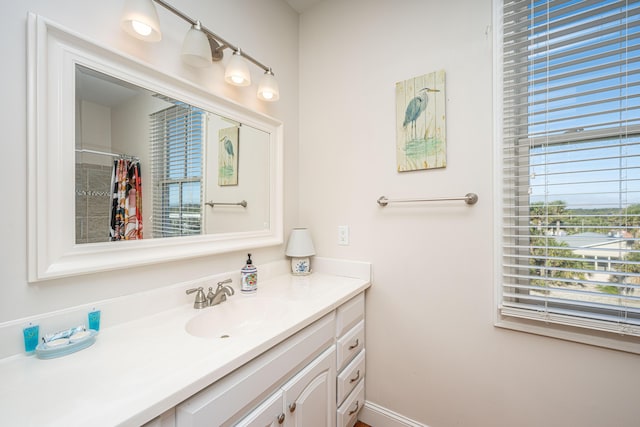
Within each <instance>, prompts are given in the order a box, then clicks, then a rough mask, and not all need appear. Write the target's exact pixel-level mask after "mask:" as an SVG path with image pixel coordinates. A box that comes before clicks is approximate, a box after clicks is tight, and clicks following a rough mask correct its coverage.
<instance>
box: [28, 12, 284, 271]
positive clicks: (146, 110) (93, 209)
mask: <svg viewBox="0 0 640 427" xmlns="http://www.w3.org/2000/svg"><path fill="white" fill-rule="evenodd" d="M28 35H29V44H28V48H29V50H28V73H29V76H28V77H29V80H28V105H29V123H28V140H29V141H28V147H29V148H28V190H29V194H28V202H29V206H28V213H29V218H28V232H29V238H28V242H29V281H30V282H35V281H40V280H47V279H53V278H59V277H65V276H72V275H78V274H87V273H93V272H98V271H105V270H112V269H119V268H126V267H132V266H138V265H144V264H152V263H158V262H164V261H169V260H176V259H182V258H189V257H196V256H203V255H208V254H215V253H222V252H229V251H236V250H243V249H250V248H257V247H263V246H271V245H277V244H281V243H282V241H283V211H282V205H283V201H282V197H283V176H282V170H283V167H282V160H283V153H282V150H283V141H282V133H283V129H282V127H283V125H282V123H281V122H280V121H278V120H276V119H273V118H271V117H268V116H266V115H264V114H261V113H258V112H255V111H252V110H249V109H247V108H245V107H243V106H240V105H238V104H236V103H234V102H232V101H229V100H225V99H222V98H219V97H216V96H214V95H212V94H211V93H209V92H207V91H206V90H205V89H203V88H201V87H198V86H196V85H194V84H192V83H190V82H188V81H185V80H183V79H180V78H177V77H173V76H168V75H166V74H164V73H161V72H159V71H157V70H156V69H153V68H151V67H149V66H148V65H146V64H144V63H143V62H141V61H139V60H137V59H136V58H133V57H130V56H128V55H126V54H123V53H120V52H116V51H114V50H112V49H110V48H108V47H106V46H102V45H100V44H98V43H96V42H93V41H91V40H87V39H86V38H84V37H82V36H80V35H78V34H75V33H73V32H71V31H69V30H67V29H65V28H63V27H61V26H59V25H57V24H55V23H53V22H51V21H49V20H47V19H46V18H43V17H41V16H38V15H35V14H29V16H28ZM142 106H143V107H142ZM176 111H177V113H176ZM185 111H186V112H189V114H190V115H189V117H190V118H191V119H190V120H193V117H196V119H195V120H196V121H197V123H196V125H195V126H193V128H194V129H196V130H197V134H196V136H195V137H194V138H193V140H194V141H197V144H195V145H193V146H191V145H189V146H188V147H187V148H188V150H191V151H190V154H189V156H188V159H185V158H182V159H178V160H179V161H182V162H183V163H184V164H187V163H188V164H190V165H193V164H197V165H199V166H197V167H195V168H193V170H195V171H196V172H197V173H195V174H194V173H191V174H187V175H185V176H182V177H176V176H175V173H174V171H173V170H170V168H169V167H167V166H166V165H167V164H169V163H171V164H174V163H175V161H176V160H175V158H172V159H169V160H167V158H166V155H165V154H163V156H164V157H163V159H162V161H160V160H158V159H159V157H160V156H159V155H158V152H159V151H158V148H157V147H158V144H165V146H168V145H170V143H171V141H170V138H169V137H158V136H157V134H158V132H157V129H158V128H159V127H162V126H164V127H165V128H167V127H168V126H169V125H168V124H167V123H169V119H167V117H170V119H171V120H173V119H174V118H175V115H176V114H178V115H180V114H183V112H185ZM181 117H182V116H181ZM172 123H173V122H172ZM154 129H155V130H154ZM189 129H191V128H189ZM181 138H182V136H181ZM229 138H231V139H229ZM183 139H184V138H183ZM167 144H168V145H167ZM154 147H155V148H154ZM194 147H195V148H194ZM154 150H155V151H154ZM181 150H182V151H183V152H184V150H185V147H184V146H182V147H181ZM169 151H170V148H166V147H165V150H164V152H165V153H166V152H169ZM194 153H195V154H194ZM194 159H195V160H194ZM123 161H125V162H124V164H126V165H127V168H130V167H132V166H131V165H132V164H137V165H138V169H136V171H137V172H136V173H135V174H133V176H135V177H136V179H137V183H138V184H139V185H141V186H139V187H135V186H133V188H134V189H135V188H137V190H138V191H137V194H138V196H139V197H138V199H137V201H136V199H135V194H136V191H131V192H130V193H127V195H126V199H127V201H129V199H130V198H131V204H130V205H128V206H129V207H128V216H131V218H133V219H132V220H131V221H130V222H127V225H126V230H125V226H123V227H121V228H119V225H122V224H124V223H122V224H121V223H118V222H117V221H116V222H114V219H113V218H114V216H113V215H112V214H113V213H114V212H115V209H117V206H114V203H115V204H116V205H117V199H118V195H117V194H116V195H115V200H116V202H114V194H113V193H114V188H115V189H116V191H115V192H116V193H117V188H118V182H117V179H118V173H117V167H118V162H121V163H120V165H122V164H123ZM136 162H137V163H136ZM114 165H115V166H114ZM131 170H133V169H131ZM114 171H115V173H114ZM163 173H164V175H163ZM136 179H133V180H132V181H127V182H136ZM114 182H115V184H116V185H115V187H114ZM131 194H133V195H131ZM120 196H121V195H120ZM176 200H178V202H177V205H176ZM136 217H137V221H139V223H136V222H135V221H136ZM134 223H135V224H136V225H135V226H132V225H131V224H134ZM136 227H137V228H136ZM136 233H137V234H136Z"/></svg>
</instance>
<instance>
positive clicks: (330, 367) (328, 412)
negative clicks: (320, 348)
mask: <svg viewBox="0 0 640 427" xmlns="http://www.w3.org/2000/svg"><path fill="white" fill-rule="evenodd" d="M335 360H336V359H335V348H334V346H331V347H330V348H329V349H328V350H327V351H325V352H324V353H322V354H321V355H320V356H318V357H317V358H316V359H315V360H314V361H313V362H311V363H310V364H309V365H307V366H306V367H305V368H304V369H303V370H302V371H300V372H299V373H298V374H297V375H296V376H295V377H293V378H292V379H291V380H290V381H288V382H287V383H286V384H285V385H284V387H283V388H282V390H283V391H284V403H285V413H286V418H285V426H286V427H294V426H295V427H321V426H327V427H334V426H335V414H336V365H335Z"/></svg>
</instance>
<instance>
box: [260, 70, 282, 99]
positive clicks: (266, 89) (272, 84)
mask: <svg viewBox="0 0 640 427" xmlns="http://www.w3.org/2000/svg"><path fill="white" fill-rule="evenodd" d="M258 98H260V99H262V100H263V101H270V102H273V101H277V100H278V99H280V89H279V88H278V81H277V80H276V78H275V77H274V75H273V71H271V68H269V70H268V71H266V72H265V73H264V76H262V80H260V84H259V85H258Z"/></svg>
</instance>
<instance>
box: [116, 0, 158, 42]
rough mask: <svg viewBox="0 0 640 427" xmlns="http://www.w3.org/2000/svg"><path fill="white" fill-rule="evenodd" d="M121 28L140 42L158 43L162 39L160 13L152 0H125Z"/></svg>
mask: <svg viewBox="0 0 640 427" xmlns="http://www.w3.org/2000/svg"><path fill="white" fill-rule="evenodd" d="M120 26H121V27H122V29H123V30H124V31H126V32H127V33H128V34H130V35H132V36H133V37H135V38H137V39H140V40H144V41H149V42H157V41H160V39H162V33H161V32H160V22H159V21H158V12H157V11H156V7H155V6H154V4H153V1H152V0H125V2H124V8H123V10H122V17H121V18H120Z"/></svg>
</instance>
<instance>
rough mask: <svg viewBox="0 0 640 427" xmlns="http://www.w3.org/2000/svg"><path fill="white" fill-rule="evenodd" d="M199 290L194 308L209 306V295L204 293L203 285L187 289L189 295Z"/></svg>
mask: <svg viewBox="0 0 640 427" xmlns="http://www.w3.org/2000/svg"><path fill="white" fill-rule="evenodd" d="M194 292H197V294H196V299H195V301H194V302H193V308H205V307H207V305H208V304H207V297H206V296H205V294H204V289H202V286H201V287H199V288H193V289H187V295H189V294H192V293H194Z"/></svg>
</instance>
